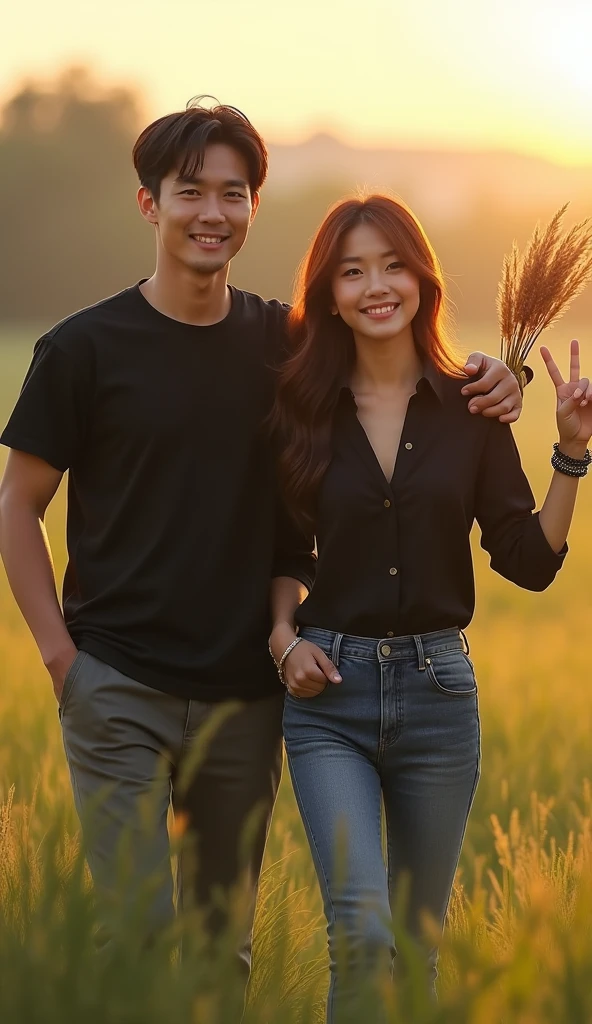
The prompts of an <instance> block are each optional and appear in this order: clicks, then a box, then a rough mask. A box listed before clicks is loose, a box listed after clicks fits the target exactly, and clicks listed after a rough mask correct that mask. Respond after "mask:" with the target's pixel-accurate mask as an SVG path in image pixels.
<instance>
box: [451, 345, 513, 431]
mask: <svg viewBox="0 0 592 1024" xmlns="http://www.w3.org/2000/svg"><path fill="white" fill-rule="evenodd" d="M464 371H465V373H466V374H467V375H468V376H469V377H474V376H475V374H476V373H480V374H481V376H480V377H479V379H478V380H475V381H473V382H472V384H465V386H464V388H463V389H462V394H463V395H470V396H471V399H470V401H469V412H472V413H478V412H480V413H482V414H483V416H487V417H494V416H495V417H498V418H499V420H500V421H501V422H502V423H514V422H515V421H516V420H517V419H518V417H519V416H520V413H521V412H522V395H521V394H520V388H519V387H518V381H517V380H516V378H515V376H514V374H513V373H512V371H511V370H510V369H509V367H508V366H506V364H505V363H504V362H503V361H502V360H501V359H495V358H494V356H486V355H485V354H484V353H483V352H471V355H470V356H469V358H468V360H467V362H466V364H465V367H464Z"/></svg>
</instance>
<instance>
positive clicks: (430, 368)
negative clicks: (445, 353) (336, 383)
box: [341, 353, 444, 404]
mask: <svg viewBox="0 0 592 1024" xmlns="http://www.w3.org/2000/svg"><path fill="white" fill-rule="evenodd" d="M421 365H422V371H423V372H422V375H421V377H420V378H419V380H418V382H417V393H418V394H421V393H422V391H424V390H425V388H426V387H429V388H431V390H432V391H433V392H434V394H435V395H436V398H437V399H438V400H439V402H440V404H443V402H444V389H443V381H442V374H441V373H440V372H439V371H438V370H437V369H436V367H435V366H434V364H433V362H432V360H431V359H430V358H429V357H428V356H426V355H425V353H422V354H421ZM344 392H345V394H346V395H349V396H350V397H351V398H352V399H353V398H354V395H353V392H352V390H351V388H350V386H349V384H342V386H341V397H343V395H344Z"/></svg>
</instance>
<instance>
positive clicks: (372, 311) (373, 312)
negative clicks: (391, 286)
mask: <svg viewBox="0 0 592 1024" xmlns="http://www.w3.org/2000/svg"><path fill="white" fill-rule="evenodd" d="M400 305H401V303H400V302H383V303H382V304H381V305H375V306H364V309H361V310H360V313H364V315H365V316H369V317H370V318H371V319H372V320H388V318H389V316H392V315H393V313H396V312H397V310H398V308H399V306H400Z"/></svg>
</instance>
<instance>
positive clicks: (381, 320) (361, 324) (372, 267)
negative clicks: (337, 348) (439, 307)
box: [332, 224, 419, 340]
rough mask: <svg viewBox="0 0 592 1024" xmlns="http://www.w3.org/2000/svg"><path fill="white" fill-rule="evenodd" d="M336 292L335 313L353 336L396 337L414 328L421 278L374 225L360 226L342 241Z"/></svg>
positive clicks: (333, 285)
mask: <svg viewBox="0 0 592 1024" xmlns="http://www.w3.org/2000/svg"><path fill="white" fill-rule="evenodd" d="M332 290H333V302H334V305H333V309H332V312H333V313H339V315H340V316H341V318H342V319H343V320H344V321H345V323H346V324H347V325H348V326H349V327H351V329H352V331H353V332H354V336H356V335H358V336H362V337H367V338H373V339H376V340H387V339H388V338H392V337H395V336H396V335H399V334H401V332H402V331H405V330H406V329H408V328H409V327H410V324H411V321H412V320H413V317H414V316H415V314H416V313H417V310H418V309H419V278H418V277H417V276H416V275H415V274H413V273H412V272H411V271H410V270H409V269H408V268H407V267H406V266H405V264H404V263H402V262H401V260H400V259H399V257H398V255H397V252H396V251H395V250H394V249H393V246H392V243H391V242H389V240H388V238H387V237H386V235H384V234H383V233H382V231H380V230H379V229H378V228H376V227H374V226H373V225H372V224H359V225H358V226H357V227H355V228H352V230H351V231H349V232H348V233H347V235H346V236H345V238H344V239H343V244H342V246H341V252H340V258H339V263H338V265H337V268H336V269H335V272H334V274H333V279H332Z"/></svg>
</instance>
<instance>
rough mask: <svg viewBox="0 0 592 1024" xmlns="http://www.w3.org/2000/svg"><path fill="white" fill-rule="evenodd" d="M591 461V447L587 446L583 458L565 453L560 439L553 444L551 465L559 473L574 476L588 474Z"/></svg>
mask: <svg viewBox="0 0 592 1024" xmlns="http://www.w3.org/2000/svg"><path fill="white" fill-rule="evenodd" d="M591 462H592V454H591V453H590V449H589V448H586V454H585V455H584V458H583V459H574V458H572V457H571V455H565V453H564V452H562V451H561V450H560V448H559V442H558V441H556V442H555V444H554V445H553V455H552V456H551V465H552V466H553V469H556V470H557V472H558V473H564V474H565V476H574V477H580V476H586V473H587V472H588V466H589V465H590V463H591Z"/></svg>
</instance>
